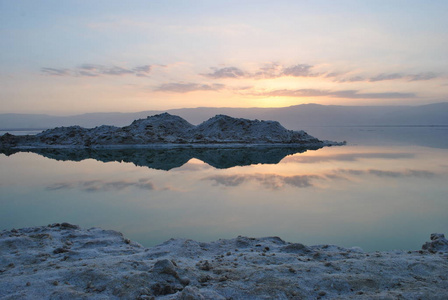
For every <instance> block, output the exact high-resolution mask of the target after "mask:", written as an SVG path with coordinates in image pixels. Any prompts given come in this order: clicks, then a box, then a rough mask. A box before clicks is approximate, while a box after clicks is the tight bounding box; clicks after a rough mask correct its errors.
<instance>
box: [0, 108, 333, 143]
mask: <svg viewBox="0 0 448 300" xmlns="http://www.w3.org/2000/svg"><path fill="white" fill-rule="evenodd" d="M159 144H176V145H184V144H288V145H291V144H295V145H297V146H305V145H307V146H314V147H316V146H321V147H322V146H326V145H338V144H341V143H335V142H329V141H320V140H318V139H316V138H314V137H312V136H310V135H308V134H307V133H306V132H304V131H292V130H287V129H285V128H284V127H283V126H281V125H280V123H278V122H275V121H258V120H247V119H238V118H232V117H229V116H224V115H217V116H215V117H213V118H211V119H209V120H207V121H205V122H203V123H202V124H200V125H198V126H194V125H192V124H190V123H188V122H187V121H186V120H184V119H182V118H181V117H178V116H173V115H170V114H168V113H163V114H159V115H154V116H150V117H147V118H146V119H140V120H135V121H134V122H132V124H130V125H129V126H125V127H121V128H119V127H115V126H106V125H103V126H99V127H95V128H91V129H87V128H82V127H80V126H69V127H56V128H54V129H48V130H45V131H43V132H41V133H39V134H37V135H34V136H32V135H26V136H14V135H11V134H9V133H6V134H4V135H3V136H0V148H4V149H11V148H14V149H20V148H49V147H50V148H60V147H65V148H92V147H94V148H95V147H106V146H126V145H134V146H135V145H139V146H143V145H146V146H148V145H159Z"/></svg>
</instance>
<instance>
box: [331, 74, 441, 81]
mask: <svg viewBox="0 0 448 300" xmlns="http://www.w3.org/2000/svg"><path fill="white" fill-rule="evenodd" d="M330 75H331V76H330ZM326 77H334V78H336V79H335V81H336V82H358V81H364V82H378V81H386V80H398V79H402V80H407V81H422V80H431V79H435V78H439V77H440V74H436V73H434V72H424V73H418V74H403V73H381V74H379V75H376V76H373V77H362V76H352V77H348V78H338V77H339V76H338V74H337V73H329V74H327V75H326Z"/></svg>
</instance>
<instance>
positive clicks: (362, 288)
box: [0, 223, 448, 300]
mask: <svg viewBox="0 0 448 300" xmlns="http://www.w3.org/2000/svg"><path fill="white" fill-rule="evenodd" d="M126 241H128V242H126ZM446 245H447V242H446V239H445V238H444V236H443V235H442V234H433V235H431V242H428V243H426V244H425V245H424V246H423V248H424V249H427V250H428V251H422V250H420V251H389V252H374V253H367V252H363V251H360V250H359V249H356V248H349V249H347V248H343V247H338V246H334V245H318V246H305V245H303V244H300V243H286V242H285V241H283V240H281V239H280V238H277V237H266V238H249V237H241V236H240V237H237V238H235V239H230V240H218V241H215V242H210V243H203V242H196V241H192V240H184V239H171V240H169V241H167V242H165V243H163V244H161V245H158V246H155V247H152V248H148V249H146V248H144V247H142V246H141V245H139V244H138V243H136V242H133V241H129V240H128V239H126V238H124V237H123V235H122V234H121V233H119V232H116V231H112V230H102V229H99V228H91V229H82V228H79V227H78V226H76V225H72V224H68V223H55V224H52V225H49V226H45V227H32V228H22V229H13V230H10V231H8V230H4V231H1V232H0V253H1V255H0V299H146V300H150V299H219V300H222V299H318V298H321V299H446V298H447V295H448V275H447V270H448V260H447V254H448V249H447V247H446ZM66 250H68V251H66Z"/></svg>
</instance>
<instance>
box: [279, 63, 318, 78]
mask: <svg viewBox="0 0 448 300" xmlns="http://www.w3.org/2000/svg"><path fill="white" fill-rule="evenodd" d="M312 67H313V66H311V65H306V64H299V65H295V66H292V67H287V68H284V69H283V71H282V75H285V76H294V77H309V76H316V75H317V74H312V73H311V68H312Z"/></svg>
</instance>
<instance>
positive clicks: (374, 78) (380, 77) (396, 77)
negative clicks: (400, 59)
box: [369, 73, 404, 82]
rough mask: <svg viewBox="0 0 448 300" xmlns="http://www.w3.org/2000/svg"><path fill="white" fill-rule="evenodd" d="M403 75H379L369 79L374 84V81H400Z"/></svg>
mask: <svg viewBox="0 0 448 300" xmlns="http://www.w3.org/2000/svg"><path fill="white" fill-rule="evenodd" d="M403 77H404V75H403V74H400V73H392V74H385V73H382V74H379V75H377V76H375V77H372V78H370V79H369V81H370V82H375V81H383V80H393V79H401V78H403Z"/></svg>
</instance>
